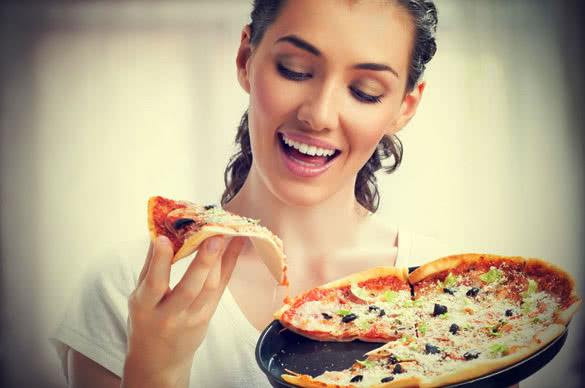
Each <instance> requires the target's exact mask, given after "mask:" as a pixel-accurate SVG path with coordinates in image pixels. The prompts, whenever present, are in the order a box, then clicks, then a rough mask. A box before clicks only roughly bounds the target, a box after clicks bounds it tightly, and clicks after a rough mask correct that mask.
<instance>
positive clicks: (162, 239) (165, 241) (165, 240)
mask: <svg viewBox="0 0 585 388" xmlns="http://www.w3.org/2000/svg"><path fill="white" fill-rule="evenodd" d="M168 243H169V238H168V237H167V236H158V237H157V238H156V244H157V245H160V244H168Z"/></svg>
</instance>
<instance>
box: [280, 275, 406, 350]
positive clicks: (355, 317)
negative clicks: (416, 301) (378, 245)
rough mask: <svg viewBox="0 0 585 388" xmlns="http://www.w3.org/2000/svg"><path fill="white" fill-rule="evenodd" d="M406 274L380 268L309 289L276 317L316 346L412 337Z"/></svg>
mask: <svg viewBox="0 0 585 388" xmlns="http://www.w3.org/2000/svg"><path fill="white" fill-rule="evenodd" d="M411 302H412V301H411V294H410V286H409V284H408V281H407V270H406V269H400V268H394V267H378V268H373V269H370V270H367V271H364V272H360V273H357V274H353V275H351V276H348V277H345V278H342V279H339V280H336V281H334V282H331V283H328V284H325V285H323V286H320V287H316V288H313V289H311V290H308V291H306V292H304V293H302V294H301V295H298V296H296V297H295V298H293V299H291V300H289V301H288V303H287V304H285V305H284V306H283V307H282V308H281V309H280V310H279V311H277V312H276V314H275V318H276V319H278V320H280V322H281V323H282V325H283V326H284V327H286V328H288V329H290V330H292V331H294V332H296V333H299V334H301V335H303V336H305V337H309V338H312V339H315V340H319V341H352V340H355V339H360V340H363V341H371V342H387V341H392V340H395V339H399V338H402V337H404V336H412V335H414V329H413V323H414V318H415V315H414V314H413V313H412V312H411V311H409V307H408V306H409V305H411Z"/></svg>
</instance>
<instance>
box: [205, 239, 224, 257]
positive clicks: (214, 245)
mask: <svg viewBox="0 0 585 388" xmlns="http://www.w3.org/2000/svg"><path fill="white" fill-rule="evenodd" d="M221 243H222V239H221V237H212V238H211V239H210V240H209V241H208V242H207V250H208V251H209V252H211V253H215V252H217V251H218V250H219V247H221Z"/></svg>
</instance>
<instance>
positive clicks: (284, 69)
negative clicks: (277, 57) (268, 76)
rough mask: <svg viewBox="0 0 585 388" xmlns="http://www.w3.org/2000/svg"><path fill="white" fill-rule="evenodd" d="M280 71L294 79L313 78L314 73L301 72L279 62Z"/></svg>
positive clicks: (286, 76)
mask: <svg viewBox="0 0 585 388" xmlns="http://www.w3.org/2000/svg"><path fill="white" fill-rule="evenodd" d="M277 69H278V72H279V73H280V74H282V75H283V76H284V77H285V78H288V79H290V80H293V81H304V80H306V79H309V78H312V77H313V75H312V74H310V73H299V72H296V71H292V70H291V69H289V68H287V67H285V66H284V65H283V64H281V63H279V64H278V65H277Z"/></svg>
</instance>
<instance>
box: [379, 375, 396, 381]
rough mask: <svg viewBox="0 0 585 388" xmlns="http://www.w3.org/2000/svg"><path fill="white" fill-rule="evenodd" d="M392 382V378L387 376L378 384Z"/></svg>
mask: <svg viewBox="0 0 585 388" xmlns="http://www.w3.org/2000/svg"><path fill="white" fill-rule="evenodd" d="M392 380H394V376H388V377H384V378H383V379H382V380H380V382H381V383H389V382H390V381H392Z"/></svg>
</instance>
